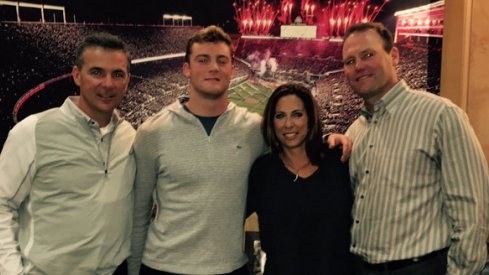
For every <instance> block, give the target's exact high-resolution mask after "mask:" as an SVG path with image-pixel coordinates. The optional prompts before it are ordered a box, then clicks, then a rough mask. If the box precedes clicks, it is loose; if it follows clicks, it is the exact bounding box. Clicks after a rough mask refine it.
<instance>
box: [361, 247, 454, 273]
mask: <svg viewBox="0 0 489 275" xmlns="http://www.w3.org/2000/svg"><path fill="white" fill-rule="evenodd" d="M447 252H448V247H447V248H443V249H440V250H437V251H433V252H431V253H428V254H426V255H423V256H419V257H415V258H411V259H404V260H395V261H390V262H386V263H379V264H371V263H368V262H365V261H362V264H363V266H364V267H365V268H366V269H368V270H372V271H388V270H397V269H401V268H404V267H407V266H410V265H413V264H417V263H420V262H424V261H428V260H431V259H433V258H436V257H437V256H440V255H446V253H447Z"/></svg>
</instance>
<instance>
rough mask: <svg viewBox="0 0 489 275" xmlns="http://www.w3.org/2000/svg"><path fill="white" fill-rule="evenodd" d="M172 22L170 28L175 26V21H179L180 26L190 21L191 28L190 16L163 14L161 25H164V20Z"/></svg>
mask: <svg viewBox="0 0 489 275" xmlns="http://www.w3.org/2000/svg"><path fill="white" fill-rule="evenodd" d="M169 19H171V20H172V26H175V20H177V23H178V20H181V22H182V26H184V25H185V21H190V26H192V16H187V15H179V14H163V25H166V20H169Z"/></svg>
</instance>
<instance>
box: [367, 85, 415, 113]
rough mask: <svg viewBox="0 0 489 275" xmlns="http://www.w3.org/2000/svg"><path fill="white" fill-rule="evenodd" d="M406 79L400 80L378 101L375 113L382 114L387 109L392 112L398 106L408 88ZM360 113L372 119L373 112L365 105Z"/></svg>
mask: <svg viewBox="0 0 489 275" xmlns="http://www.w3.org/2000/svg"><path fill="white" fill-rule="evenodd" d="M408 88H409V87H408V85H407V84H406V81H404V80H400V81H399V82H397V84H396V85H394V87H392V88H391V89H390V90H389V91H388V92H387V93H386V94H385V95H384V96H383V97H382V98H381V99H380V100H379V101H377V103H375V105H374V113H375V114H376V115H377V116H382V115H384V113H385V112H386V111H389V112H392V111H393V110H395V108H396V107H397V106H398V102H399V100H398V99H400V98H401V97H402V94H403V92H404V91H406V90H408ZM360 115H362V116H364V117H365V118H367V119H370V118H371V117H372V116H373V114H371V113H369V112H368V111H367V109H366V108H365V106H363V107H362V109H361V110H360Z"/></svg>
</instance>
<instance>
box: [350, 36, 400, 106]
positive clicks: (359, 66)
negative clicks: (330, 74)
mask: <svg viewBox="0 0 489 275" xmlns="http://www.w3.org/2000/svg"><path fill="white" fill-rule="evenodd" d="M383 43H384V42H383V40H382V38H381V37H380V35H379V34H378V33H377V32H376V31H375V30H373V29H368V30H366V31H360V32H354V33H352V34H351V35H350V36H348V38H347V39H346V40H345V41H344V44H343V62H344V69H345V76H346V78H347V80H348V83H349V84H350V86H351V87H352V88H353V91H354V92H355V93H356V94H357V95H359V96H360V97H362V98H363V99H364V100H365V101H366V103H367V104H370V105H371V106H373V105H374V104H375V102H377V101H378V100H379V99H380V98H382V96H383V95H384V94H386V93H387V92H388V91H389V90H390V89H391V88H392V87H393V86H394V85H395V84H396V83H397V82H398V78H397V72H396V68H395V66H396V65H397V63H398V62H399V52H398V50H397V48H395V47H394V48H392V50H391V51H390V52H389V53H388V52H386V51H385V50H384V44H383Z"/></svg>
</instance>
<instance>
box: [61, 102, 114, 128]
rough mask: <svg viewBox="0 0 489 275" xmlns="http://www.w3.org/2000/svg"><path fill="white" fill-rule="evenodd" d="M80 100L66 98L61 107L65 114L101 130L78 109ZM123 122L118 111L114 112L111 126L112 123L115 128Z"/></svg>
mask: <svg viewBox="0 0 489 275" xmlns="http://www.w3.org/2000/svg"><path fill="white" fill-rule="evenodd" d="M79 99H80V97H79V96H70V97H68V98H66V100H65V103H64V104H63V106H61V109H62V110H63V111H64V112H65V113H70V114H72V115H73V116H74V117H75V119H76V120H78V121H79V122H83V123H86V124H87V125H88V126H89V127H96V128H100V125H99V124H98V123H97V122H96V121H95V120H93V119H92V118H90V117H89V116H88V115H87V114H85V113H84V112H83V111H82V110H80V108H78V106H77V105H76V103H77V102H78V100H79ZM122 120H123V119H122V118H121V117H120V115H119V113H118V112H117V110H114V112H112V117H111V120H110V122H109V124H110V123H112V125H114V126H115V125H117V124H119V123H120V122H121V121H122Z"/></svg>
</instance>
